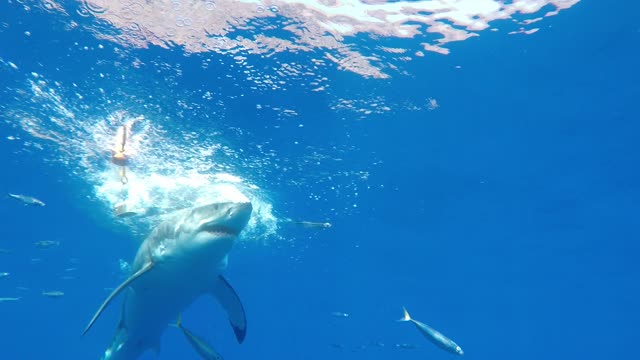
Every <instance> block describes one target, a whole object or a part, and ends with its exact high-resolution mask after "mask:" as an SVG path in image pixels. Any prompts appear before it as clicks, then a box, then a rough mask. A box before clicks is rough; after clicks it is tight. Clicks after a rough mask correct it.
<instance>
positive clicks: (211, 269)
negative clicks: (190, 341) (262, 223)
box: [83, 201, 253, 360]
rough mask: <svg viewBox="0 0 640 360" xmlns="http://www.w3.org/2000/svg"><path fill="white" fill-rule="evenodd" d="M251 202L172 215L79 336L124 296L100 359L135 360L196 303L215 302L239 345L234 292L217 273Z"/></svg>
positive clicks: (241, 319) (241, 327)
mask: <svg viewBox="0 0 640 360" xmlns="http://www.w3.org/2000/svg"><path fill="white" fill-rule="evenodd" d="M252 210H253V208H252V205H251V202H249V201H246V202H225V203H211V204H208V205H204V206H198V207H194V208H190V209H185V210H181V211H178V212H177V213H175V214H173V215H171V216H170V217H169V218H167V219H166V220H165V221H163V222H162V223H161V224H160V225H158V226H157V227H156V228H155V229H153V231H152V232H151V234H150V235H149V236H148V237H147V238H146V239H145V240H144V242H143V243H142V245H141V246H140V248H139V249H138V252H137V254H136V257H135V260H134V262H133V265H132V270H131V271H132V275H131V276H130V277H129V278H127V280H125V281H124V282H123V283H122V284H121V285H120V286H118V287H117V288H116V289H115V290H114V291H113V292H112V293H111V294H110V295H109V297H108V298H107V299H106V300H105V301H104V303H103V304H102V306H100V308H99V309H98V311H97V312H96V314H95V315H94V316H93V318H92V319H91V321H90V322H89V324H88V325H87V327H86V329H85V330H84V333H83V334H85V333H87V331H89V329H90V328H91V326H92V325H93V324H94V323H95V321H96V320H97V319H98V317H99V316H100V314H102V312H103V311H104V309H105V308H106V307H107V306H108V305H109V303H111V301H112V300H113V299H114V298H115V297H116V296H117V295H118V294H123V295H124V301H123V304H122V311H121V315H120V321H119V323H118V326H117V328H116V332H115V335H114V336H113V340H112V343H111V346H109V348H108V349H107V350H106V351H105V353H104V357H103V359H104V360H135V359H137V358H138V357H140V355H142V353H144V352H145V351H147V350H149V349H151V350H154V351H155V352H156V353H158V352H159V351H160V338H161V336H162V333H163V332H164V330H165V329H166V328H167V326H168V325H169V324H170V323H174V322H175V321H176V319H177V318H178V316H179V314H180V313H181V312H182V310H184V309H185V308H186V307H187V306H189V305H190V304H191V303H192V302H193V301H194V300H195V299H196V298H198V297H199V296H201V295H204V294H210V295H212V296H213V297H215V298H216V299H217V300H218V302H219V303H220V304H221V305H222V307H223V308H224V310H225V311H226V313H227V315H228V318H229V322H230V323H231V326H232V328H233V331H234V333H235V336H236V339H237V340H238V342H239V343H242V341H243V340H244V337H245V334H246V327H247V321H246V317H245V313H244V308H243V306H242V303H241V302H240V299H239V297H238V295H237V294H236V292H235V291H234V290H233V288H232V287H231V285H229V283H228V282H227V280H226V279H225V278H224V277H223V276H222V275H221V273H222V272H223V271H224V270H225V269H226V267H227V255H228V253H229V251H230V250H231V248H232V246H233V243H234V242H235V240H236V239H237V237H238V235H239V234H240V232H241V231H242V230H243V229H244V228H245V226H246V225H247V223H248V221H249V218H250V217H251V212H252Z"/></svg>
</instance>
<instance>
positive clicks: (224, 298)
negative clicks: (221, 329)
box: [211, 275, 247, 343]
mask: <svg viewBox="0 0 640 360" xmlns="http://www.w3.org/2000/svg"><path fill="white" fill-rule="evenodd" d="M211 294H212V295H213V296H214V297H215V298H216V299H218V301H219V302H220V304H221V305H222V307H223V308H224V310H225V311H226V312H227V316H229V322H230V323H231V327H233V332H234V333H235V334H236V339H237V340H238V343H242V341H243V340H244V337H245V336H246V334H247V317H246V315H245V313H244V307H243V306H242V302H240V298H239V297H238V294H236V292H235V290H233V288H232V287H231V285H229V282H228V281H227V279H225V278H224V277H223V276H222V275H219V276H218V279H217V281H216V282H215V284H214V287H213V289H212V290H211Z"/></svg>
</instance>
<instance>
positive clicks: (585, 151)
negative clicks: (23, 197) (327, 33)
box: [0, 1, 640, 360]
mask: <svg viewBox="0 0 640 360" xmlns="http://www.w3.org/2000/svg"><path fill="white" fill-rule="evenodd" d="M36 4H37V3H33V4H32V3H29V2H21V1H19V2H15V1H9V2H4V3H3V4H1V5H0V25H1V29H0V43H1V44H3V45H2V47H1V48H0V60H2V63H1V64H0V65H2V68H1V69H0V74H1V76H0V89H2V90H1V94H2V95H1V98H0V116H1V117H2V120H4V121H0V135H1V136H0V147H1V152H2V154H4V156H5V161H4V165H3V167H2V168H3V170H2V172H1V173H2V177H1V179H0V191H2V192H4V193H19V194H27V195H32V196H35V197H37V198H39V199H41V200H43V201H44V202H46V204H47V205H46V206H45V207H29V206H23V205H22V204H20V203H19V202H17V201H15V200H14V199H11V198H9V197H8V196H7V197H4V195H3V198H2V200H1V201H0V218H1V219H2V228H1V230H0V249H4V250H6V253H0V272H8V273H10V275H9V276H6V277H4V278H0V297H2V298H19V300H15V301H2V302H0V314H1V318H2V322H3V325H2V327H1V330H0V349H1V350H0V351H1V353H0V354H1V355H0V357H1V358H2V359H36V358H38V359H41V358H55V359H63V358H64V359H97V358H99V357H100V356H101V355H102V353H103V352H104V350H105V349H106V347H107V346H108V344H109V342H110V340H111V336H112V334H113V330H114V328H115V326H116V324H117V322H118V317H119V306H111V307H110V308H109V309H108V310H107V312H106V313H105V314H104V315H103V317H102V318H101V319H100V321H99V322H98V323H97V324H96V326H95V327H94V329H92V332H90V333H89V334H87V335H85V336H81V333H82V330H83V329H84V326H85V325H86V323H87V321H88V320H89V319H90V317H91V315H92V314H93V313H94V311H95V310H96V309H97V307H98V306H99V304H100V303H101V301H102V300H103V299H104V298H105V297H106V296H107V295H108V290H105V288H113V287H115V286H117V284H118V283H119V282H121V281H122V280H123V278H124V277H123V276H125V275H124V274H123V270H122V269H121V268H120V260H121V259H122V261H126V262H130V261H131V260H132V259H133V256H134V255H135V251H136V249H137V247H138V245H139V243H140V241H141V240H142V239H144V237H145V236H146V234H147V233H148V230H149V227H151V226H153V225H154V224H153V223H144V224H143V225H141V223H142V221H143V220H140V222H138V220H136V218H132V219H128V220H125V221H123V220H121V219H117V218H115V217H114V216H113V215H112V214H111V213H110V212H109V211H108V208H109V206H110V205H111V204H109V203H108V201H109V200H110V199H111V198H110V197H109V196H110V193H109V190H108V188H107V190H104V189H105V187H101V186H102V185H105V184H103V183H102V182H101V181H103V180H104V179H105V177H103V176H102V175H100V174H101V173H102V172H107V173H108V172H109V171H110V170H109V166H110V164H109V163H108V152H107V153H105V152H104V151H102V150H104V149H97V150H95V149H94V150H91V149H88V148H89V147H91V146H93V145H95V144H96V142H95V141H93V140H95V139H100V137H96V138H95V139H94V138H91V137H90V136H89V135H90V134H92V131H93V130H96V129H103V128H102V127H100V126H98V125H99V124H104V123H102V122H100V121H101V119H105V118H107V117H108V116H110V115H111V114H113V113H114V112H116V111H124V112H126V113H127V114H129V115H131V117H135V116H140V115H142V116H144V117H145V124H147V125H149V128H150V129H161V131H160V130H157V131H159V132H153V131H152V130H149V131H150V132H149V134H148V138H149V139H152V140H153V141H154V142H153V146H154V149H158V152H159V157H161V158H162V159H163V160H162V161H161V162H160V165H158V168H159V169H161V170H162V171H164V172H165V173H166V174H169V175H171V173H170V172H168V170H167V168H164V167H162V166H164V165H166V166H167V167H172V168H175V167H178V168H181V167H184V169H186V170H185V174H187V175H184V174H182V173H181V174H182V175H184V176H185V178H190V177H193V176H194V175H192V174H193V172H189V171H191V170H194V169H195V170H194V171H196V170H198V169H201V168H202V167H204V169H205V170H203V171H200V172H201V173H205V174H208V173H209V172H213V171H217V172H222V171H223V170H224V172H229V173H231V174H235V175H238V176H239V177H241V178H242V179H243V180H244V183H247V184H251V185H252V186H248V187H247V189H250V190H249V192H250V193H251V194H252V196H255V197H256V199H258V200H256V201H260V203H263V204H265V209H266V208H267V207H268V206H271V207H272V208H271V210H269V211H268V212H265V213H261V214H259V215H256V214H254V216H256V218H257V219H258V222H259V224H258V225H257V228H256V229H257V230H255V231H254V232H251V233H250V234H251V235H255V236H254V237H253V238H252V237H251V236H248V238H247V239H244V240H242V241H241V242H239V243H238V244H237V245H236V247H235V248H234V249H233V250H232V253H231V254H230V259H229V268H228V270H227V271H226V272H225V274H226V276H227V278H228V279H229V281H230V282H231V283H232V284H233V286H234V288H235V290H236V291H237V292H238V293H239V295H240V297H241V298H242V301H243V303H244V306H245V309H246V311H247V317H248V332H247V339H246V341H245V342H244V343H243V344H242V345H239V344H237V342H236V341H235V339H234V337H233V333H232V331H230V328H229V326H228V324H227V321H226V318H225V314H224V312H223V311H222V310H221V309H220V307H219V306H218V305H217V304H216V303H215V301H213V300H212V299H209V298H202V299H199V300H197V301H196V302H195V303H194V304H193V305H192V306H191V307H189V308H188V309H187V310H186V311H185V313H184V314H183V315H182V317H183V319H184V321H185V323H188V324H189V327H190V329H191V330H193V331H194V332H196V333H197V334H200V335H202V336H203V337H205V338H206V339H207V341H208V342H210V343H211V344H212V345H213V346H214V347H215V348H216V349H217V350H218V351H219V352H220V353H221V354H222V355H223V356H224V358H225V359H249V358H257V357H267V358H281V359H327V358H330V359H347V358H348V359H360V358H362V359H389V358H394V359H407V360H410V359H424V358H443V359H444V358H447V357H449V358H451V357H454V356H455V355H452V354H448V353H446V352H443V351H442V350H441V349H438V348H437V347H435V346H433V344H431V343H429V342H427V341H426V340H425V339H424V338H423V337H421V335H420V334H419V333H418V332H417V331H415V329H413V328H412V327H411V326H410V325H409V324H404V323H398V322H396V321H395V320H397V319H399V318H400V317H401V315H402V306H406V307H407V309H408V310H409V311H410V312H411V314H412V316H414V317H415V318H416V319H418V320H420V321H423V322H425V323H427V324H429V325H431V326H433V327H434V328H436V329H438V330H440V331H442V332H443V333H444V334H446V335H447V336H450V337H451V338H452V339H454V340H455V341H456V342H457V343H458V344H460V345H461V346H462V348H463V349H464V350H465V355H464V356H465V357H471V358H478V359H513V358H518V359H523V360H524V359H539V358H585V359H591V358H593V359H596V358H599V359H601V358H632V357H633V353H634V345H635V339H636V336H635V334H636V330H635V324H637V323H638V321H640V316H639V315H640V314H639V313H638V310H637V303H638V293H639V291H640V288H639V287H640V285H639V284H640V282H638V275H639V271H638V265H637V261H636V257H637V254H638V250H639V249H638V244H637V239H638V238H639V235H640V231H639V226H638V225H639V224H640V221H639V220H638V203H640V172H639V171H638V164H639V163H640V150H639V149H638V141H637V140H638V134H640V125H639V124H638V121H637V120H638V119H639V118H640V116H639V115H640V112H639V111H638V108H637V106H636V103H637V99H639V98H640V91H639V89H638V80H640V76H639V71H638V68H637V64H639V63H640V51H639V49H638V46H637V44H640V25H638V22H637V19H636V18H635V17H634V15H633V14H634V13H635V11H634V10H639V9H640V7H639V6H638V5H632V4H628V3H627V2H620V4H618V5H620V6H619V7H616V5H614V4H612V3H609V2H599V3H596V2H590V1H581V2H579V3H578V4H576V5H575V6H573V7H571V8H570V9H566V10H564V11H562V12H560V13H559V14H558V15H556V16H553V17H550V18H545V19H544V20H543V21H542V23H543V25H542V26H541V30H540V31H538V32H537V33H534V34H531V35H526V36H525V35H507V34H506V32H507V31H506V30H505V31H495V32H482V34H481V35H480V36H479V37H475V38H471V39H468V40H466V41H460V42H454V43H451V44H449V45H448V47H449V48H450V49H451V52H450V54H449V55H446V56H445V55H440V54H436V53H431V52H428V53H426V55H425V56H424V57H417V58H415V59H414V60H412V61H407V62H404V63H402V65H401V67H402V71H398V72H397V73H393V75H392V76H391V77H390V78H386V79H377V78H372V77H366V76H362V75H361V74H358V73H356V72H350V71H344V69H340V68H339V67H338V66H336V65H335V64H332V63H330V64H329V65H328V66H325V67H322V68H321V69H320V70H317V72H316V74H315V75H314V76H309V77H305V76H303V75H300V73H295V74H294V75H286V76H282V75H278V76H279V77H278V76H275V75H274V77H273V78H269V76H271V75H273V74H277V73H278V71H276V70H274V69H275V68H277V67H278V66H279V65H278V64H283V63H289V64H292V63H293V64H302V65H303V67H304V68H305V69H306V68H312V67H313V64H314V62H313V59H315V58H317V57H322V54H323V52H324V50H322V49H316V50H312V51H309V52H305V51H300V52H280V53H276V55H273V56H258V55H251V54H249V55H246V54H245V55H244V56H246V57H247V61H248V62H250V64H251V66H253V67H247V66H244V65H243V66H241V65H239V62H241V61H240V60H238V59H235V58H234V57H235V56H238V55H237V54H236V53H232V52H229V53H216V52H203V53H193V52H189V51H187V50H185V49H184V48H183V47H181V46H178V45H174V46H169V47H168V48H167V47H162V46H157V45H151V46H147V47H136V46H124V45H121V44H118V43H116V42H114V41H112V40H109V39H105V38H106V35H108V34H105V33H106V32H107V30H105V27H107V26H108V25H105V24H104V23H98V22H97V20H94V19H92V18H91V17H85V16H80V17H79V16H77V15H74V10H76V8H77V6H78V5H77V4H76V5H74V4H75V3H65V6H67V8H66V9H67V14H63V13H62V12H55V11H53V12H52V11H45V10H42V8H39V7H38V6H36ZM26 7H28V9H27V8H26ZM45 8H46V7H45ZM284 9H285V8H284V7H283V11H284ZM70 19H71V20H70ZM74 22H75V25H73V24H74ZM94 22H96V23H98V25H95V23H94ZM70 24H71V25H70ZM78 24H79V25H78ZM92 24H94V25H92ZM92 26H94V27H92ZM495 26H496V27H498V28H500V27H501V26H502V27H504V28H506V29H511V28H512V27H513V25H512V24H509V22H508V21H505V22H504V23H499V24H497V25H495ZM114 31H115V30H114ZM406 41H407V40H406V39H404V40H399V39H394V38H389V39H386V38H376V37H367V36H364V35H358V36H355V37H354V38H353V39H352V43H351V44H350V46H351V47H350V49H355V48H358V47H359V46H360V47H362V48H374V47H375V46H377V45H376V44H377V43H383V44H384V46H387V47H403V46H405V45H406ZM381 62H382V61H381ZM203 63H206V64H207V65H206V66H203ZM11 64H13V66H12V65H11ZM255 69H258V71H259V72H260V74H261V76H264V78H263V80H264V79H267V80H268V79H276V80H275V82H276V83H278V81H280V80H283V82H284V83H283V84H280V85H279V86H280V88H279V89H272V88H267V89H265V88H263V87H261V86H259V85H256V84H257V83H256V82H254V81H253V80H252V79H251V77H252V76H255ZM282 69H283V68H280V72H283V71H284V70H282ZM384 69H385V71H388V70H389V69H390V67H384ZM284 72H286V71H284ZM316 75H317V76H316ZM316 78H326V80H323V81H324V83H325V84H327V85H328V90H326V91H315V90H317V85H313V84H310V82H313V81H316ZM262 84H263V83H262ZM36 88H37V89H39V90H35V89H36ZM428 98H430V99H436V100H437V104H438V106H437V108H434V109H431V110H430V109H428V108H427V106H426V105H425V104H426V103H425V101H426V99H428ZM345 99H347V100H348V101H344V100H345ZM346 104H352V105H353V107H349V106H347V105H346ZM416 104H421V105H420V108H419V109H416V106H415V105H416ZM383 106H388V107H389V108H390V109H389V110H383V111H379V109H380V108H382V107H383ZM354 107H355V108H358V107H359V108H361V109H365V110H362V111H360V110H358V109H356V110H357V111H356V110H353V108H354ZM284 110H288V111H284ZM65 114H66V115H65ZM88 124H91V127H89V125H88ZM109 124H110V123H109ZM85 125H86V127H83V126H85ZM94 125H95V126H94ZM116 129H117V126H112V127H111V128H108V129H107V130H110V131H111V130H112V131H114V132H115V130H116ZM154 131H155V130H154ZM145 141H146V140H144V139H143V140H141V143H142V144H146V143H145ZM150 141H151V140H150ZM212 144H214V145H215V146H214V145H212ZM165 145H166V147H165ZM108 146H110V144H109V145H107V149H108ZM209 148H215V149H219V152H215V153H216V154H221V155H217V156H218V157H215V156H213V157H212V156H209V155H208V153H206V151H207V149H209ZM194 149H195V150H194ZM192 150H193V151H194V153H193V154H192V153H190V151H192ZM83 151H86V153H84V152H83ZM216 151H218V150H216ZM183 152H184V153H189V156H184V157H183V156H182V155H181V154H182V153H183ZM103 153H104V154H106V155H105V157H104V159H103V158H101V157H100V155H104V154H103ZM190 156H192V157H190ZM105 159H107V160H105ZM154 159H155V158H154ZM175 159H177V160H180V161H177V160H175ZM185 159H186V160H185ZM210 159H215V162H216V163H215V164H213V165H211V166H213V168H208V167H206V166H208V165H207V163H208V162H210ZM187 160H188V161H187ZM163 161H164V162H163ZM174 161H175V162H174ZM141 162H142V160H140V161H139V162H138V164H136V166H138V169H143V165H142V164H141ZM167 164H168V165H167ZM194 164H195V165H194ZM196 165H197V166H196ZM192 166H193V167H194V169H192V168H191V167H192ZM132 170H133V172H134V173H135V170H136V168H135V167H134V169H132ZM189 174H191V175H189ZM116 184H117V181H116ZM202 186H207V185H202ZM243 189H244V188H243ZM256 189H259V190H256ZM265 211H266V210H265ZM260 216H262V217H260ZM289 218H290V219H295V220H305V221H319V222H330V223H331V224H332V226H331V228H328V229H318V228H312V229H307V228H303V227H296V226H291V225H290V224H289V225H287V222H286V219H289ZM274 224H276V225H275V227H274ZM260 226H262V227H260ZM260 229H262V230H260ZM260 231H262V232H260ZM41 240H55V241H59V242H60V244H59V246H57V247H54V248H51V249H46V250H42V249H39V248H37V247H35V246H34V243H35V242H37V241H41ZM52 290H58V291H63V292H64V296H62V297H60V298H49V297H46V296H42V294H41V293H42V292H43V291H52ZM336 312H340V313H346V314H348V315H349V316H348V317H344V316H335V315H336V314H335V313H336ZM144 358H149V359H151V358H155V356H154V355H153V354H152V353H148V354H146V355H145V356H144ZM158 358H159V359H173V358H181V359H183V358H184V359H197V358H198V355H197V354H196V353H195V352H194V351H193V350H192V349H191V348H190V346H189V345H188V343H187V342H186V341H185V340H184V338H183V336H182V334H180V332H179V331H177V330H176V329H171V328H169V329H168V330H167V331H166V332H165V334H164V337H163V339H162V349H161V351H160V353H159V357H158Z"/></svg>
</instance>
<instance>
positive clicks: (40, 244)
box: [33, 240, 60, 249]
mask: <svg viewBox="0 0 640 360" xmlns="http://www.w3.org/2000/svg"><path fill="white" fill-rule="evenodd" d="M33 244H34V245H35V246H36V247H37V248H38V249H49V248H52V247H54V246H59V245H60V241H53V240H40V241H36V242H35V243H33Z"/></svg>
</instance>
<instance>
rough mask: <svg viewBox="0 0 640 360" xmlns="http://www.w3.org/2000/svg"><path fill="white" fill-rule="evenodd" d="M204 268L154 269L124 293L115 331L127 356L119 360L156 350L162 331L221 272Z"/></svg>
mask: <svg viewBox="0 0 640 360" xmlns="http://www.w3.org/2000/svg"><path fill="white" fill-rule="evenodd" d="M208 265H209V266H207V267H206V268H203V266H191V267H189V268H186V269H179V270H177V269H175V268H164V267H163V266H158V267H157V268H154V269H153V270H152V271H150V272H149V273H148V274H147V275H145V276H144V277H143V278H141V279H139V280H138V281H136V283H135V284H133V285H132V286H131V287H130V288H129V289H127V290H126V297H125V299H124V303H123V307H122V318H121V323H120V328H119V329H118V331H123V335H124V337H123V340H124V342H123V346H124V347H127V348H128V349H126V351H122V355H125V354H129V355H126V356H123V358H122V360H135V359H136V358H137V357H139V356H140V355H141V354H142V353H143V352H144V351H145V350H147V349H149V348H151V349H154V348H159V344H160V338H161V336H162V333H163V332H164V330H165V329H166V328H167V327H168V326H169V325H171V324H175V323H176V320H177V317H178V315H179V314H180V313H181V312H182V311H183V310H184V309H185V308H187V307H188V306H189V305H190V304H191V303H192V302H193V301H194V300H195V299H196V298H198V297H199V296H202V295H205V294H207V293H208V291H209V289H210V288H211V284H212V283H213V281H215V280H216V278H217V276H218V275H219V274H220V273H221V270H222V268H223V266H215V265H214V266H211V265H210V264H208ZM225 265H226V263H225ZM123 350H124V349H123Z"/></svg>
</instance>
